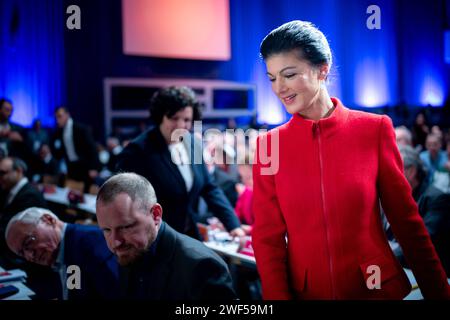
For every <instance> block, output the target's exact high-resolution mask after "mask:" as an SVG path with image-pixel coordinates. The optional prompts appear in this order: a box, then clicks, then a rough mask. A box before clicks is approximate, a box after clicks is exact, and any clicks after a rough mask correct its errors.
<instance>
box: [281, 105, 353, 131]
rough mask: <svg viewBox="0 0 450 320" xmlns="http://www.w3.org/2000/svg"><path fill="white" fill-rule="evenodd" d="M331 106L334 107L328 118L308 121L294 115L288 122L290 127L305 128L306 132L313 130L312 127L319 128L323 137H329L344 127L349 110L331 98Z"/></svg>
mask: <svg viewBox="0 0 450 320" xmlns="http://www.w3.org/2000/svg"><path fill="white" fill-rule="evenodd" d="M331 101H332V102H333V105H334V106H335V109H334V111H333V112H332V113H331V115H330V116H329V117H328V118H324V119H320V120H310V119H305V118H303V117H302V116H301V115H300V114H298V113H296V114H294V116H293V117H292V119H291V120H290V121H289V125H290V126H294V127H302V128H307V129H308V130H311V131H312V130H313V129H314V126H319V128H320V131H321V132H322V134H324V135H325V136H330V135H332V134H333V133H335V132H336V131H337V130H339V128H341V127H343V126H345V124H346V122H347V119H348V114H349V109H348V108H347V107H345V106H344V105H343V104H342V102H341V101H340V100H339V99H338V98H334V97H332V98H331Z"/></svg>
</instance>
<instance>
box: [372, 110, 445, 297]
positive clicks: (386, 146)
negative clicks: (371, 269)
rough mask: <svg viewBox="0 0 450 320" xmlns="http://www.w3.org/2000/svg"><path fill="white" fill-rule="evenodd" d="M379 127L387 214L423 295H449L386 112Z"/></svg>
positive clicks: (382, 192) (381, 187)
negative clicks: (406, 175) (405, 174)
mask: <svg viewBox="0 0 450 320" xmlns="http://www.w3.org/2000/svg"><path fill="white" fill-rule="evenodd" d="M379 130H380V131H379V141H378V144H379V145H378V148H379V173H378V188H379V192H380V198H381V204H382V206H383V209H384V210H385V213H386V217H387V218H388V220H389V223H390V224H391V228H392V231H393V233H394V235H395V237H396V238H397V240H398V242H399V243H400V245H401V247H402V249H403V254H404V256H405V259H406V261H407V263H408V265H409V266H410V267H411V269H412V271H413V273H414V276H415V278H416V279H417V283H418V284H419V287H420V290H421V292H422V294H423V296H424V297H425V298H426V299H449V298H450V289H449V285H448V283H447V277H446V275H445V272H444V269H443V268H442V265H441V262H440V260H439V257H438V255H437V253H436V251H435V249H434V246H433V244H432V242H431V239H430V236H429V234H428V232H427V230H426V228H425V224H424V222H423V220H422V218H421V216H420V215H419V212H418V208H417V205H416V203H415V201H414V199H413V197H412V192H411V187H410V186H409V184H408V181H407V180H406V178H405V177H404V174H403V163H402V159H401V156H400V153H399V151H398V148H397V145H396V142H395V134H394V129H393V126H392V122H391V120H390V119H389V118H388V117H387V116H383V117H382V118H381V123H380V129H379ZM381 272H383V271H382V270H381Z"/></svg>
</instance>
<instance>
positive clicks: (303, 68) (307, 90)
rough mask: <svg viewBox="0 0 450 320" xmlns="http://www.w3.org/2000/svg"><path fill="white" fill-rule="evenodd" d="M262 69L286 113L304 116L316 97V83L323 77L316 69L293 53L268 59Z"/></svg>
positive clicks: (317, 89) (317, 85)
mask: <svg viewBox="0 0 450 320" xmlns="http://www.w3.org/2000/svg"><path fill="white" fill-rule="evenodd" d="M266 66H267V75H268V77H269V80H270V81H271V82H272V90H273V92H274V93H275V94H276V95H277V96H278V98H279V99H280V100H281V102H282V103H283V105H284V106H285V108H286V110H287V112H289V113H290V114H294V113H300V114H301V115H307V114H308V111H310V108H311V107H312V106H313V105H314V102H315V101H316V100H317V98H318V97H319V93H320V86H321V83H320V82H321V81H320V80H321V79H324V78H325V76H324V74H321V73H320V72H321V71H320V70H319V68H317V67H314V66H312V65H311V64H310V63H309V62H308V61H306V60H303V59H300V58H299V57H298V52H297V50H292V51H289V52H284V53H279V54H275V55H272V56H270V57H269V58H267V60H266Z"/></svg>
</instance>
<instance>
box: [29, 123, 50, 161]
mask: <svg viewBox="0 0 450 320" xmlns="http://www.w3.org/2000/svg"><path fill="white" fill-rule="evenodd" d="M49 143H50V140H49V137H48V133H47V131H46V130H45V129H43V128H42V124H41V120H39V119H36V120H34V122H33V126H32V127H31V129H30V130H29V131H28V133H27V147H28V149H29V150H30V151H31V152H32V153H34V154H38V153H39V149H40V147H41V146H42V145H43V144H47V145H48V144H49Z"/></svg>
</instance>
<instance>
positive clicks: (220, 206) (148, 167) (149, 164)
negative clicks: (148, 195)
mask: <svg viewBox="0 0 450 320" xmlns="http://www.w3.org/2000/svg"><path fill="white" fill-rule="evenodd" d="M191 137H192V136H191ZM186 140H188V139H186ZM190 140H191V141H190V147H191V152H190V159H193V160H195V159H201V160H202V161H199V162H201V163H199V164H195V163H194V162H195V161H191V163H192V164H191V168H192V171H193V174H194V182H193V185H192V189H191V190H190V191H189V192H188V191H187V190H186V185H185V182H184V180H183V177H182V176H181V174H180V172H179V170H178V167H177V166H176V165H175V164H174V163H173V162H172V159H171V155H170V151H169V148H168V146H167V144H166V142H165V140H164V138H163V136H162V134H161V132H160V130H159V128H157V127H155V128H153V129H149V130H147V131H146V132H144V133H143V134H141V135H139V136H138V137H137V138H136V139H134V140H133V141H132V142H130V143H129V144H128V145H127V147H126V148H125V149H124V150H123V152H122V153H121V154H120V155H119V159H118V163H117V171H122V172H135V173H137V174H140V175H142V176H144V177H145V178H147V179H148V180H149V181H150V183H151V184H152V185H153V187H154V189H155V191H156V197H157V198H158V202H159V203H160V204H161V205H162V207H163V209H164V218H165V221H166V222H167V223H168V224H169V225H170V226H171V227H173V228H174V229H175V230H177V231H179V232H181V233H185V234H188V235H190V236H193V237H195V238H197V239H201V237H200V234H199V232H198V229H197V226H196V223H197V221H199V215H198V212H197V208H198V200H199V197H200V196H202V197H203V198H204V199H205V201H206V203H207V204H208V209H209V211H210V212H212V213H213V214H214V215H215V216H216V217H217V218H219V219H220V221H221V222H222V223H223V224H224V226H225V228H227V230H229V231H230V230H233V229H234V228H237V227H239V226H240V223H239V220H238V219H237V217H236V215H235V214H234V210H233V207H231V205H230V203H229V201H228V200H227V199H226V198H225V196H224V194H223V192H222V190H220V189H219V188H218V187H217V185H216V184H215V183H213V182H212V180H211V177H210V175H209V174H208V172H207V170H206V167H205V164H204V163H203V157H202V148H201V146H198V145H197V144H196V142H195V141H194V139H190ZM186 143H188V142H186Z"/></svg>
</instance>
